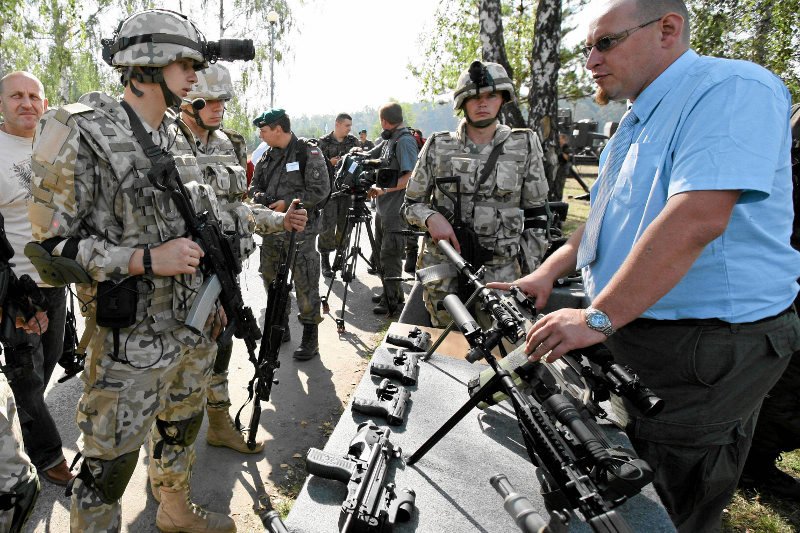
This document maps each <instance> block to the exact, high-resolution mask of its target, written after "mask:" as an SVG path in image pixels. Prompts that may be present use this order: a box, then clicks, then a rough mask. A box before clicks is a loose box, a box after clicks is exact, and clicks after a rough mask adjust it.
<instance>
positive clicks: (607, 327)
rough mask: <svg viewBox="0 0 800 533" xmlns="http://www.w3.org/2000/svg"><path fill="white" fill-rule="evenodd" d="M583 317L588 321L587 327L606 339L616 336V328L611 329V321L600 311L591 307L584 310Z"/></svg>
mask: <svg viewBox="0 0 800 533" xmlns="http://www.w3.org/2000/svg"><path fill="white" fill-rule="evenodd" d="M583 316H584V318H585V320H586V325H587V326H589V327H590V328H591V329H593V330H595V331H599V332H600V333H602V334H603V335H605V336H606V337H610V336H611V335H613V334H614V328H613V327H611V319H610V318H608V315H607V314H605V313H604V312H602V311H600V310H599V309H595V308H594V307H591V306H589V307H587V308H586V309H584V310H583Z"/></svg>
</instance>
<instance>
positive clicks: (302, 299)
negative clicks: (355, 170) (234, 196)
mask: <svg viewBox="0 0 800 533" xmlns="http://www.w3.org/2000/svg"><path fill="white" fill-rule="evenodd" d="M253 125H255V126H256V127H258V128H259V129H260V130H261V138H262V139H263V140H265V141H266V143H267V144H269V146H270V148H269V149H268V150H267V151H266V152H264V155H262V156H261V159H259V161H258V164H257V165H256V170H255V173H254V174H253V182H252V185H251V187H250V192H249V194H250V196H251V197H252V198H253V200H254V201H255V202H257V203H260V204H262V205H267V206H268V207H269V208H270V209H274V210H276V211H283V210H284V209H286V206H287V205H289V202H291V201H292V199H293V198H300V199H301V200H302V201H303V204H304V205H305V207H306V209H307V210H308V213H309V215H308V226H307V227H306V230H305V231H304V232H302V233H300V234H299V235H298V236H297V240H298V242H297V257H296V259H295V262H294V271H293V272H292V280H293V283H294V289H295V294H296V295H297V307H298V309H299V311H300V312H299V313H298V315H297V317H298V319H299V320H300V323H301V324H303V340H302V342H301V343H300V347H299V348H298V349H297V350H295V351H294V354H293V357H294V358H295V359H298V360H300V361H303V360H307V359H311V358H313V357H319V331H318V327H319V323H320V322H322V314H321V313H320V303H321V301H320V297H319V278H320V268H319V252H317V249H316V246H315V245H314V240H315V238H316V236H317V233H318V232H319V225H318V222H319V221H318V218H319V214H318V211H317V205H319V203H320V202H322V201H323V200H325V198H327V197H328V194H329V193H330V179H329V177H328V169H327V164H326V163H325V157H324V156H323V155H322V152H321V151H320V149H319V148H317V147H316V146H314V145H313V144H312V143H307V142H306V141H305V140H302V139H298V138H297V137H296V136H295V135H294V133H292V129H291V121H290V120H289V117H288V116H287V115H286V112H285V111H284V110H283V109H270V110H269V111H265V112H264V113H262V114H261V115H260V116H259V117H257V118H256V119H255V120H254V121H253ZM262 237H263V243H262V245H261V276H262V277H263V279H264V286H265V288H266V289H267V290H268V289H269V284H270V283H271V282H272V280H273V279H275V274H276V273H277V272H278V267H279V266H280V264H281V263H282V262H283V261H285V259H286V257H285V256H286V249H287V247H288V243H289V240H288V239H287V238H286V237H285V235H284V234H275V235H262ZM288 320H289V306H287V308H286V317H285V319H284V323H288ZM285 331H288V328H287V329H286V330H285ZM285 340H286V338H284V341H285Z"/></svg>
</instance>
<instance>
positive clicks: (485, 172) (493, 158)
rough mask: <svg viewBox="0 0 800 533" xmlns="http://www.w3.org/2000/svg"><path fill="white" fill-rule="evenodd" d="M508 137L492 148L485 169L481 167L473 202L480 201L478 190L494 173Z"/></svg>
mask: <svg viewBox="0 0 800 533" xmlns="http://www.w3.org/2000/svg"><path fill="white" fill-rule="evenodd" d="M506 139H507V138H506ZM506 139H503V140H502V141H500V142H499V143H497V144H496V145H494V148H492V151H491V152H490V153H489V157H488V158H487V159H486V163H485V164H484V165H483V169H481V177H480V180H478V185H476V186H475V192H474V193H473V194H472V203H473V204H474V203H475V202H477V201H478V191H480V189H481V185H483V184H484V183H486V180H488V179H489V176H491V175H492V170H494V165H495V164H496V163H497V158H498V157H500V153H501V152H502V151H503V145H504V144H505V143H506Z"/></svg>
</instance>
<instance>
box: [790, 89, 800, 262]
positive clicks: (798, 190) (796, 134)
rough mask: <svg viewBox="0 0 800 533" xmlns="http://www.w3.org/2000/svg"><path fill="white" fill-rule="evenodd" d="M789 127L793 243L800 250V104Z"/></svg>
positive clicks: (793, 108) (793, 111) (795, 108)
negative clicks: (790, 134)
mask: <svg viewBox="0 0 800 533" xmlns="http://www.w3.org/2000/svg"><path fill="white" fill-rule="evenodd" d="M789 125H790V126H791V128H792V150H791V158H792V200H793V202H794V222H793V223H792V239H791V242H792V246H793V247H794V249H795V250H800V103H797V104H794V105H793V106H792V115H791V119H789Z"/></svg>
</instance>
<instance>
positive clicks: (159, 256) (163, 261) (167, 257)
mask: <svg viewBox="0 0 800 533" xmlns="http://www.w3.org/2000/svg"><path fill="white" fill-rule="evenodd" d="M136 253H141V251H139V250H137V251H136ZM204 255H205V253H204V252H203V249H202V248H200V245H199V244H197V243H196V242H194V241H193V240H191V239H187V238H185V237H181V238H179V239H173V240H171V241H167V242H165V243H164V244H162V245H160V246H157V247H155V248H152V249H151V250H150V256H151V262H152V263H153V273H154V274H156V275H158V276H177V275H178V274H194V273H195V272H196V271H197V267H198V266H200V259H202V257H203V256H204ZM140 261H141V260H140ZM140 264H141V263H140ZM142 271H144V269H142Z"/></svg>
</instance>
